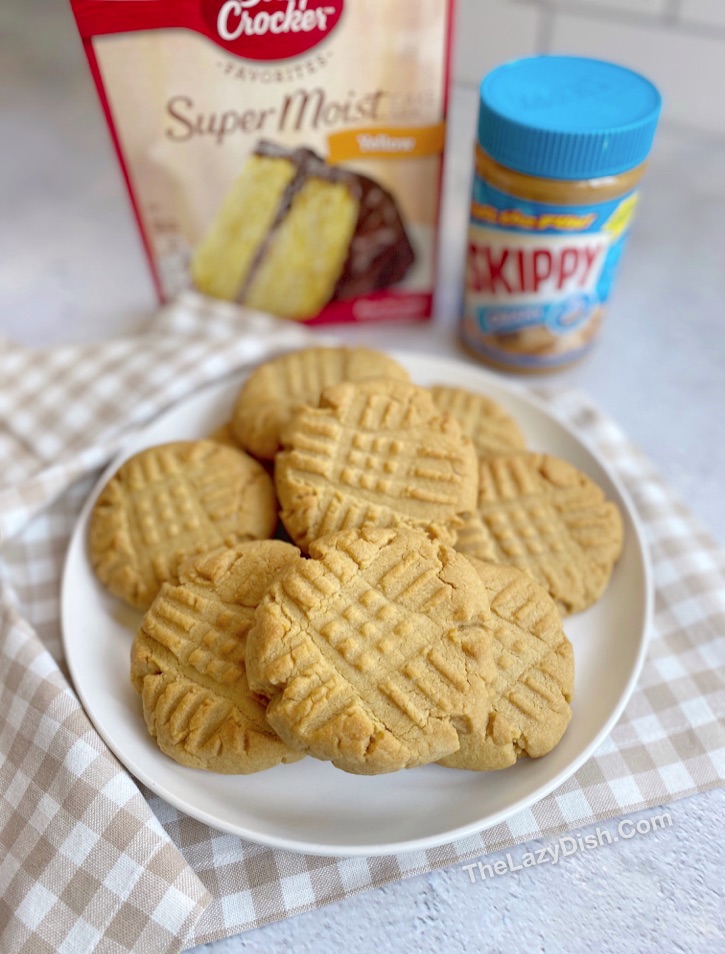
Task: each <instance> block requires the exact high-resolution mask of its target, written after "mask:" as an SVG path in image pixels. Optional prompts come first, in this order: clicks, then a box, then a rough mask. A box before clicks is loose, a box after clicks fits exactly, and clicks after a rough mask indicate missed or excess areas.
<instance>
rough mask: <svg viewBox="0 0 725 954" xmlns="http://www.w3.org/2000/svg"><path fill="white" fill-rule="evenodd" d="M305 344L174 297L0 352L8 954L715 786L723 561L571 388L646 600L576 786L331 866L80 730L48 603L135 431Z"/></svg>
mask: <svg viewBox="0 0 725 954" xmlns="http://www.w3.org/2000/svg"><path fill="white" fill-rule="evenodd" d="M309 334H310V333H309V332H306V331H305V330H304V329H302V328H299V327H297V326H295V325H292V324H280V323H278V322H276V321H275V320H273V319H270V318H267V317H266V316H263V315H258V314H252V313H249V312H240V310H238V309H236V308H234V307H232V306H226V305H221V304H211V303H208V302H203V301H202V300H200V299H198V298H194V297H186V298H184V299H182V300H181V301H180V302H179V303H177V304H176V305H174V306H171V307H169V308H167V309H165V310H164V311H163V312H162V313H161V315H160V316H159V318H158V319H157V321H156V322H155V324H154V326H153V331H152V332H148V333H146V334H144V335H142V336H137V337H133V338H127V339H125V340H119V341H114V342H111V343H105V344H100V345H86V346H82V347H66V348H60V349H55V350H53V351H48V352H29V351H28V350H26V349H23V348H19V347H15V346H13V345H10V344H7V343H5V344H3V343H2V342H0V533H1V534H2V537H1V538H0V539H1V540H2V543H1V544H0V951H3V952H5V951H7V952H10V951H12V952H13V954H45V952H48V954H55V952H65V954H77V952H86V951H94V950H95V951H99V952H103V954H106V952H122V951H129V950H132V951H134V952H136V954H144V952H147V951H148V952H153V954H160V952H165V951H168V952H174V951H179V950H182V949H183V948H185V947H190V946H192V945H195V944H200V943H202V942H205V941H209V940H213V939H216V938H220V937H224V936H228V935H233V934H236V933H239V932H241V931H244V930H246V929H248V928H251V927H256V926H259V925H261V924H264V923H266V922H269V921H274V920H277V919H280V918H284V917H286V916H288V915H290V914H295V913H298V912H300V911H305V910H308V909H310V908H315V907H319V906H321V905H323V904H326V903H328V902H331V901H336V900H339V899H340V898H343V897H345V896H346V895H349V894H353V893H355V892H359V891H364V890H366V889H368V888H371V887H373V886H376V885H381V884H384V883H386V882H390V881H394V880H398V879H400V878H403V877H406V876H409V875H413V874H417V873H420V872H424V871H428V870H430V869H431V868H435V867H442V866H446V865H451V864H454V863H457V862H460V861H461V860H463V859H467V858H472V857H478V856H480V855H482V854H484V853H486V852H488V851H492V850H495V849H499V848H503V847H506V846H509V845H512V844H515V843H518V842H522V841H526V840H529V839H531V838H537V837H540V836H541V835H544V834H549V833H554V832H561V831H564V830H566V829H570V828H574V827H579V826H584V825H587V824H590V823H592V822H595V821H598V820H600V819H603V818H606V817H609V816H614V815H620V814H624V813H627V812H632V811H635V810H637V809H639V808H643V807H646V806H650V805H655V804H659V803H662V802H668V801H671V800H673V799H675V798H680V797H683V796H685V795H690V794H693V793H695V792H701V791H705V790H707V789H710V788H714V787H716V786H719V785H722V783H723V776H724V774H725V772H724V771H723V770H724V768H725V729H724V728H723V721H724V717H725V683H724V680H723V659H724V658H725V645H724V642H725V641H724V638H723V637H724V634H725V561H724V560H723V557H722V555H721V554H720V553H719V552H718V551H717V549H716V548H715V546H714V544H713V543H712V541H711V540H710V539H709V538H708V537H707V536H706V535H705V534H704V533H703V531H702V530H701V529H700V528H699V527H698V525H697V524H696V523H695V521H694V520H693V518H692V517H691V516H690V514H689V513H688V511H687V510H686V509H685V508H684V507H683V505H682V504H681V503H679V502H678V501H677V500H676V499H675V498H674V497H673V495H672V494H671V492H670V491H669V490H668V489H667V487H666V486H665V485H664V484H663V483H662V481H661V480H660V478H659V477H658V476H657V474H656V473H655V472H654V471H653V470H652V468H651V466H650V465H649V464H648V462H647V461H646V460H645V459H643V458H642V457H641V456H640V454H639V453H638V451H637V450H636V449H635V448H633V447H632V446H631V445H630V444H629V443H628V442H627V440H626V438H625V437H624V436H623V435H622V434H621V432H620V431H619V430H618V429H617V428H616V427H615V426H614V425H613V424H611V423H610V422H609V421H607V420H606V419H604V418H603V417H602V416H601V415H600V414H599V413H598V412H597V411H596V410H594V409H593V408H592V407H591V406H590V405H589V404H588V403H587V401H586V400H585V399H584V398H583V397H582V396H581V395H579V394H574V393H571V392H568V393H565V394H559V395H558V396H557V395H549V399H550V400H551V402H552V404H553V406H554V407H555V408H556V410H557V411H558V412H559V414H560V415H563V416H564V417H565V418H566V419H567V420H568V421H570V422H571V423H572V424H573V425H575V426H576V427H578V428H580V429H581V430H582V431H583V432H584V433H586V435H587V437H588V438H589V440H590V441H591V442H593V443H594V444H595V445H596V446H597V447H598V448H599V450H600V452H601V453H602V454H603V455H604V456H605V457H606V459H607V460H608V461H609V462H610V464H611V466H612V467H613V468H614V469H615V470H617V471H618V473H619V475H620V477H621V478H622V480H623V481H624V483H625V484H626V485H627V487H628V489H629V491H630V494H631V495H632V497H633V499H634V502H635V504H636V506H637V509H638V511H639V514H640V517H641V519H642V522H643V524H644V527H645V529H646V532H647V535H648V537H649V543H650V547H651V552H652V557H653V562H654V571H655V581H656V586H657V595H656V618H655V631H654V633H653V634H652V641H651V646H650V652H649V657H648V660H647V663H646V664H645V668H644V670H643V673H642V677H641V679H640V683H639V686H638V689H637V691H636V692H635V694H634V695H633V697H632V699H631V701H630V704H629V706H628V707H627V710H626V712H625V714H624V716H623V717H622V719H621V720H620V722H619V724H618V725H617V727H616V728H615V730H614V731H613V733H612V734H611V736H610V737H609V739H608V740H607V741H606V742H605V743H604V745H602V747H601V748H600V749H599V751H598V752H597V754H596V756H595V757H594V758H592V759H591V760H590V761H589V762H588V763H587V764H586V765H585V766H584V767H583V768H582V769H581V770H580V771H579V772H577V774H576V775H575V776H574V777H573V778H571V779H570V780H569V782H567V783H566V784H565V785H563V786H562V787H561V788H560V789H559V790H557V791H556V792H554V793H553V794H552V795H550V796H549V797H548V798H545V799H543V800H542V801H541V802H539V803H538V804H537V805H535V806H534V807H533V808H531V809H529V810H527V811H525V812H522V813H521V814H519V815H517V816H516V817H514V818H512V819H511V820H509V821H508V822H507V823H505V824H501V825H498V826H496V827H495V828H492V829H489V830H488V831H486V832H483V833H482V834H481V835H476V836H474V837H470V838H467V839H465V840H464V841H459V842H457V843H455V844H451V845H446V846H444V847H440V848H436V849H432V850H429V851H425V852H417V853H409V854H404V855H398V856H394V857H389V858H372V859H365V858H353V859H330V858H314V857H307V856H304V855H297V854H291V853H286V852H282V851H273V850H270V849H268V848H263V847H260V846H257V845H253V844H250V843H247V842H243V841H241V840H240V839H239V838H237V837H234V836H231V835H224V834H221V833H219V832H216V831H213V830H212V829H210V828H208V827H207V826H206V825H203V824H202V823H200V822H197V821H194V820H193V819H190V818H188V817H186V816H185V815H183V814H182V813H180V812H178V811H177V810H176V809H174V808H172V807H171V806H170V805H168V804H167V803H165V802H164V801H162V800H161V799H159V798H158V797H156V796H153V795H151V793H149V792H148V791H146V790H145V789H143V788H142V787H140V786H139V785H138V783H136V782H135V781H134V779H133V778H131V776H129V775H128V773H127V772H126V771H125V770H124V768H123V767H122V766H121V765H120V764H119V763H118V762H117V761H116V760H115V758H114V757H113V756H112V755H111V753H110V752H109V751H108V749H107V748H106V747H105V745H104V743H103V741H102V740H101V739H100V737H99V736H98V734H97V733H96V732H95V730H94V728H93V726H92V725H91V723H90V722H89V720H88V718H87V717H86V715H85V713H84V711H83V709H82V708H81V706H80V704H79V702H78V700H77V698H76V696H75V694H74V692H73V688H72V686H71V684H70V683H69V681H68V677H67V674H66V671H65V668H64V663H63V659H62V652H61V646H60V639H59V631H58V618H59V608H58V590H59V582H60V576H61V570H62V562H63V557H64V553H65V549H66V545H67V541H68V537H69V534H70V532H71V530H72V528H73V524H74V521H75V519H76V517H77V514H78V510H79V508H80V506H81V504H82V501H83V499H84V497H85V495H86V494H87V493H88V492H89V490H90V488H91V486H92V483H93V480H94V479H95V477H96V475H97V470H98V468H99V467H100V466H101V465H103V464H104V463H105V462H106V461H107V460H108V458H109V457H110V456H112V455H113V454H114V453H115V451H116V450H117V449H118V448H119V446H120V445H121V443H122V442H123V440H124V439H125V438H126V437H127V435H128V434H129V432H130V431H131V430H133V429H134V428H135V427H137V426H138V425H140V424H142V423H143V422H144V421H146V420H147V419H149V418H150V417H152V416H153V415H154V414H156V413H157V412H159V411H160V410H162V409H163V408H164V407H165V406H167V405H169V404H170V403H172V402H174V401H176V400H178V399H179V398H181V397H183V396H184V395H185V394H186V393H188V392H190V391H192V390H194V389H195V388H197V387H199V386H200V385H202V384H203V383H205V382H208V381H210V380H212V379H215V378H218V377H220V376H222V375H224V374H226V373H228V372H231V371H233V370H236V369H238V368H240V367H242V366H244V365H248V364H253V363H254V362H255V361H258V360H260V359H261V358H263V357H265V356H267V355H269V354H271V353H273V352H275V351H277V350H281V349H285V348H290V347H295V346H297V345H300V344H302V343H306V342H307V341H308V340H309V338H308V335H309ZM316 340H317V341H319V338H317V339H316Z"/></svg>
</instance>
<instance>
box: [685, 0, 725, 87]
mask: <svg viewBox="0 0 725 954" xmlns="http://www.w3.org/2000/svg"><path fill="white" fill-rule="evenodd" d="M680 17H681V18H682V21H683V23H698V24H703V25H704V26H718V27H724V28H725V0H680ZM723 41H724V42H725V37H723ZM723 56H724V57H725V46H724V47H723ZM723 86H725V83H724V84H723Z"/></svg>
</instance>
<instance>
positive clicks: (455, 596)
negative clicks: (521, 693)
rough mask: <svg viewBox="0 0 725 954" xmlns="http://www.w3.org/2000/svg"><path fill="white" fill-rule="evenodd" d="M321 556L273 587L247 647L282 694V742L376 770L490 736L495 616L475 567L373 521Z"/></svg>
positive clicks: (353, 768) (323, 547)
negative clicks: (374, 525)
mask: <svg viewBox="0 0 725 954" xmlns="http://www.w3.org/2000/svg"><path fill="white" fill-rule="evenodd" d="M311 553H312V557H313V558H312V559H310V560H304V559H300V560H298V561H297V562H296V563H294V564H292V565H291V566H290V567H288V568H287V569H286V570H284V571H283V573H282V574H281V575H280V577H279V578H278V579H277V581H276V582H275V583H273V584H272V587H271V589H270V590H269V592H268V593H267V595H266V596H265V598H264V600H263V601H262V603H261V604H260V606H259V609H258V610H257V613H256V615H255V622H254V627H253V628H252V630H251V631H250V633H249V637H248V641H247V666H248V673H249V684H250V686H251V687H252V688H253V689H254V690H256V691H257V692H260V693H263V694H264V695H265V696H269V697H270V700H271V701H270V703H269V706H268V708H267V718H268V720H269V723H270V725H271V726H272V727H273V728H274V729H275V730H276V731H277V733H278V734H279V735H280V737H281V738H282V739H284V740H285V742H287V743H288V744H289V745H290V746H293V747H295V748H298V749H300V750H301V751H304V752H307V753H309V754H310V755H314V756H315V757H316V758H319V759H325V760H329V761H331V762H333V764H334V765H336V766H337V767H338V768H341V769H344V770H345V771H347V772H353V773H357V774H363V775H375V774H380V773H384V772H394V771H396V770H398V769H402V768H411V767H413V766H416V765H424V764H425V763H427V762H433V761H435V760H437V759H441V758H444V757H445V756H447V755H451V754H452V753H454V752H456V751H457V750H458V748H459V746H460V745H461V742H460V741H459V736H460V738H463V737H464V736H468V735H469V734H470V735H472V736H476V735H478V734H480V733H484V734H485V731H486V726H487V724H488V715H489V692H488V688H487V680H492V679H493V678H494V677H495V670H494V668H493V662H492V643H491V636H490V633H489V631H488V629H487V626H486V623H487V620H488V619H489V617H490V610H489V605H488V598H487V596H486V590H485V587H484V585H483V583H482V582H481V579H480V577H479V576H478V573H477V572H476V570H475V569H474V567H473V566H472V564H471V563H470V561H468V560H467V559H466V558H465V557H463V556H462V555H461V554H458V553H456V552H455V551H454V550H452V549H451V548H450V547H447V546H444V545H442V544H440V543H439V542H437V541H434V540H430V539H429V538H428V537H426V536H425V535H424V534H422V533H419V532H416V531H412V530H393V529H387V530H386V529H379V528H372V527H368V528H363V529H360V530H347V531H343V532H341V533H335V534H332V535H330V536H328V537H325V538H324V539H322V540H318V541H316V542H315V543H313V544H312V547H311ZM483 741H484V740H483V739H479V740H474V739H473V738H472V739H471V741H470V744H471V746H472V747H473V748H474V749H475V748H476V747H477V746H478V745H479V744H483Z"/></svg>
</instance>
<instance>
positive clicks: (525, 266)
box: [461, 56, 661, 371]
mask: <svg viewBox="0 0 725 954" xmlns="http://www.w3.org/2000/svg"><path fill="white" fill-rule="evenodd" d="M660 105H661V100H660V97H659V93H658V92H657V90H656V89H655V87H654V86H652V84H651V83H649V81H648V80H645V79H644V78H643V77H641V76H639V75H638V74H636V73H632V72H631V71H630V70H625V69H623V68H622V67H617V66H614V65H612V64H609V63H603V62H601V61H598V60H589V59H582V58H579V57H552V56H549V57H533V58H531V59H528V60H519V61H516V62H514V63H510V64H507V65H505V66H503V67H499V69H497V70H495V71H494V72H493V73H491V74H489V76H488V77H487V78H486V79H485V80H484V81H483V83H482V85H481V110H480V114H479V134H478V143H477V145H476V159H475V175H474V181H473V197H472V203H471V218H470V224H469V241H468V251H467V268H466V288H465V299H464V312H463V321H462V329H461V334H462V338H463V342H464V344H465V345H466V346H467V348H468V349H469V350H472V351H473V352H475V354H476V355H478V356H480V357H481V358H483V359H484V360H485V361H488V362H489V363H492V364H494V365H497V366H499V367H503V368H505V369H506V370H513V371H546V370H551V369H554V368H558V367H562V366H565V365H567V364H569V363H571V362H572V361H575V360H577V359H578V358H580V357H582V356H583V355H584V354H585V353H586V352H587V351H588V350H589V349H590V348H591V346H592V344H593V343H594V340H595V338H596V335H597V333H598V331H599V328H600V326H601V323H602V318H603V315H604V308H605V304H606V302H607V299H608V297H609V292H610V289H611V286H612V281H613V277H614V274H615V272H616V267H617V265H618V263H619V259H620V257H621V254H622V251H623V249H624V246H625V242H626V237H627V232H628V230H629V225H630V223H631V220H632V216H633V213H634V210H635V207H636V204H637V201H638V186H639V182H640V180H641V178H642V175H643V173H644V169H645V159H646V157H647V155H648V153H649V150H650V147H651V144H652V139H653V136H654V132H655V127H656V124H657V119H658V116H659V110H660Z"/></svg>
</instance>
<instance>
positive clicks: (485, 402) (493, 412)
mask: <svg viewBox="0 0 725 954" xmlns="http://www.w3.org/2000/svg"><path fill="white" fill-rule="evenodd" d="M430 393H431V394H432V395H433V400H434V402H435V405H436V407H437V408H438V409H439V410H441V411H448V412H449V413H450V414H452V415H453V416H454V417H455V419H456V420H457V421H458V423H459V424H460V425H461V427H462V429H463V433H464V434H466V435H467V436H468V437H470V438H471V440H472V441H473V446H474V447H475V448H476V453H477V454H478V456H479V457H481V458H484V457H498V456H501V455H507V454H512V453H514V452H516V451H519V450H523V449H524V447H525V446H526V441H525V439H524V435H523V434H522V433H521V431H520V430H519V426H518V424H517V423H516V421H515V420H514V419H513V418H512V417H511V416H510V415H509V414H507V413H506V411H504V409H503V408H502V407H501V406H500V405H499V404H497V403H496V402H495V401H492V400H491V398H487V397H485V396H484V395H483V394H477V393H476V392H475V391H466V390H465V389H464V388H449V387H444V386H443V385H436V386H435V387H432V388H431V389H430Z"/></svg>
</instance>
